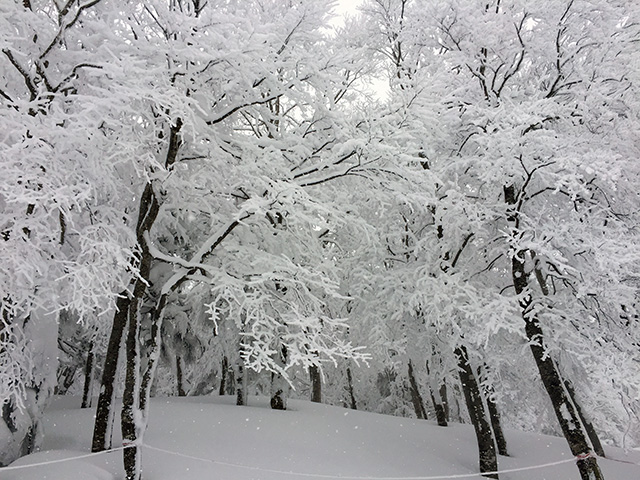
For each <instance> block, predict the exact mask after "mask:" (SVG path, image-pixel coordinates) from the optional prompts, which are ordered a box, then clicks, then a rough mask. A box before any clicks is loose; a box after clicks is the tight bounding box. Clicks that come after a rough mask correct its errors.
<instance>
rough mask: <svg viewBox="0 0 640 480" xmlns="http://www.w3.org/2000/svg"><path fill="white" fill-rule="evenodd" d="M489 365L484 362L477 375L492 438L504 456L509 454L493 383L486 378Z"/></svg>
mask: <svg viewBox="0 0 640 480" xmlns="http://www.w3.org/2000/svg"><path fill="white" fill-rule="evenodd" d="M488 369H489V367H488V366H487V365H486V364H485V365H483V366H482V367H481V368H478V377H479V378H480V382H481V384H482V393H484V398H485V400H486V402H487V410H488V411H489V419H490V420H491V429H492V430H493V438H494V439H495V441H496V447H498V453H499V454H500V455H503V456H505V457H508V456H509V453H508V451H507V440H506V438H505V436H504V431H503V430H502V422H501V421H500V411H499V410H498V405H497V404H496V402H495V400H494V396H495V390H494V388H493V385H492V384H491V383H489V382H488V380H487V373H488V372H487V371H488Z"/></svg>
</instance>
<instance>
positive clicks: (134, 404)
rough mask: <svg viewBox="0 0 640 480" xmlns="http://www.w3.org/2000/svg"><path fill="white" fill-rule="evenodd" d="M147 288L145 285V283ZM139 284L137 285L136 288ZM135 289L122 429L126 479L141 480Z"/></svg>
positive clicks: (138, 350) (138, 356) (128, 333)
mask: <svg viewBox="0 0 640 480" xmlns="http://www.w3.org/2000/svg"><path fill="white" fill-rule="evenodd" d="M143 285H144V284H143ZM135 290H138V288H137V285H136V289H135ZM135 290H134V298H133V300H132V301H131V305H130V307H129V326H128V328H127V338H126V343H125V352H126V359H127V364H126V373H125V388H124V394H123V395H122V413H121V422H120V426H121V429H122V445H123V446H124V447H128V448H126V449H125V450H123V460H124V471H125V478H126V479H127V480H140V473H141V471H142V465H141V462H142V458H141V452H140V449H139V448H138V446H137V443H138V441H139V439H140V438H141V434H142V429H141V424H140V423H141V411H140V396H139V393H140V345H139V343H138V338H139V333H140V311H139V299H138V298H137V296H136V293H137V292H136V291H135Z"/></svg>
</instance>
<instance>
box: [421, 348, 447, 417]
mask: <svg viewBox="0 0 640 480" xmlns="http://www.w3.org/2000/svg"><path fill="white" fill-rule="evenodd" d="M425 365H426V367H427V375H428V376H429V380H428V384H429V396H430V397H431V403H432V404H433V409H434V410H435V412H436V421H437V422H438V426H440V427H446V426H447V425H449V405H448V403H447V402H446V398H447V386H446V384H445V383H444V381H443V382H442V384H441V385H440V388H439V389H437V391H436V383H435V378H434V376H433V375H432V374H431V370H430V369H429V360H427V361H426V363H425Z"/></svg>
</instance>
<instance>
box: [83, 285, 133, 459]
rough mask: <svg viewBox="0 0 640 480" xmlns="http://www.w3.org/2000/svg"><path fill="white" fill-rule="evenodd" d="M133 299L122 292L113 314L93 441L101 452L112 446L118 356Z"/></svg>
mask: <svg viewBox="0 0 640 480" xmlns="http://www.w3.org/2000/svg"><path fill="white" fill-rule="evenodd" d="M130 303H131V299H130V298H129V297H128V292H126V291H125V292H122V293H121V294H120V298H118V300H117V302H116V313H115V314H114V316H113V325H112V327H111V335H110V336H109V344H108V346H107V354H106V356H105V360H104V368H103V370H102V386H101V388H100V396H99V397H98V407H97V409H96V420H95V423H94V426H93V441H92V443H91V451H92V452H101V451H103V450H108V449H110V448H111V431H112V429H113V419H114V416H115V405H114V403H115V381H116V374H117V372H118V358H119V356H120V346H121V345H122V340H123V338H124V332H125V327H126V325H127V318H128V314H129V305H130Z"/></svg>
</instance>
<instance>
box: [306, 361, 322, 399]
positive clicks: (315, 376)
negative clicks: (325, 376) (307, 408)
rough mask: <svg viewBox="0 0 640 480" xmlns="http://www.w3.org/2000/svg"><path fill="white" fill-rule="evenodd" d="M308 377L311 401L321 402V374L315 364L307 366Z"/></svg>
mask: <svg viewBox="0 0 640 480" xmlns="http://www.w3.org/2000/svg"><path fill="white" fill-rule="evenodd" d="M309 379H310V380H311V401H312V402H315V403H322V376H321V375H320V369H319V368H318V366H317V365H310V366H309Z"/></svg>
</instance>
